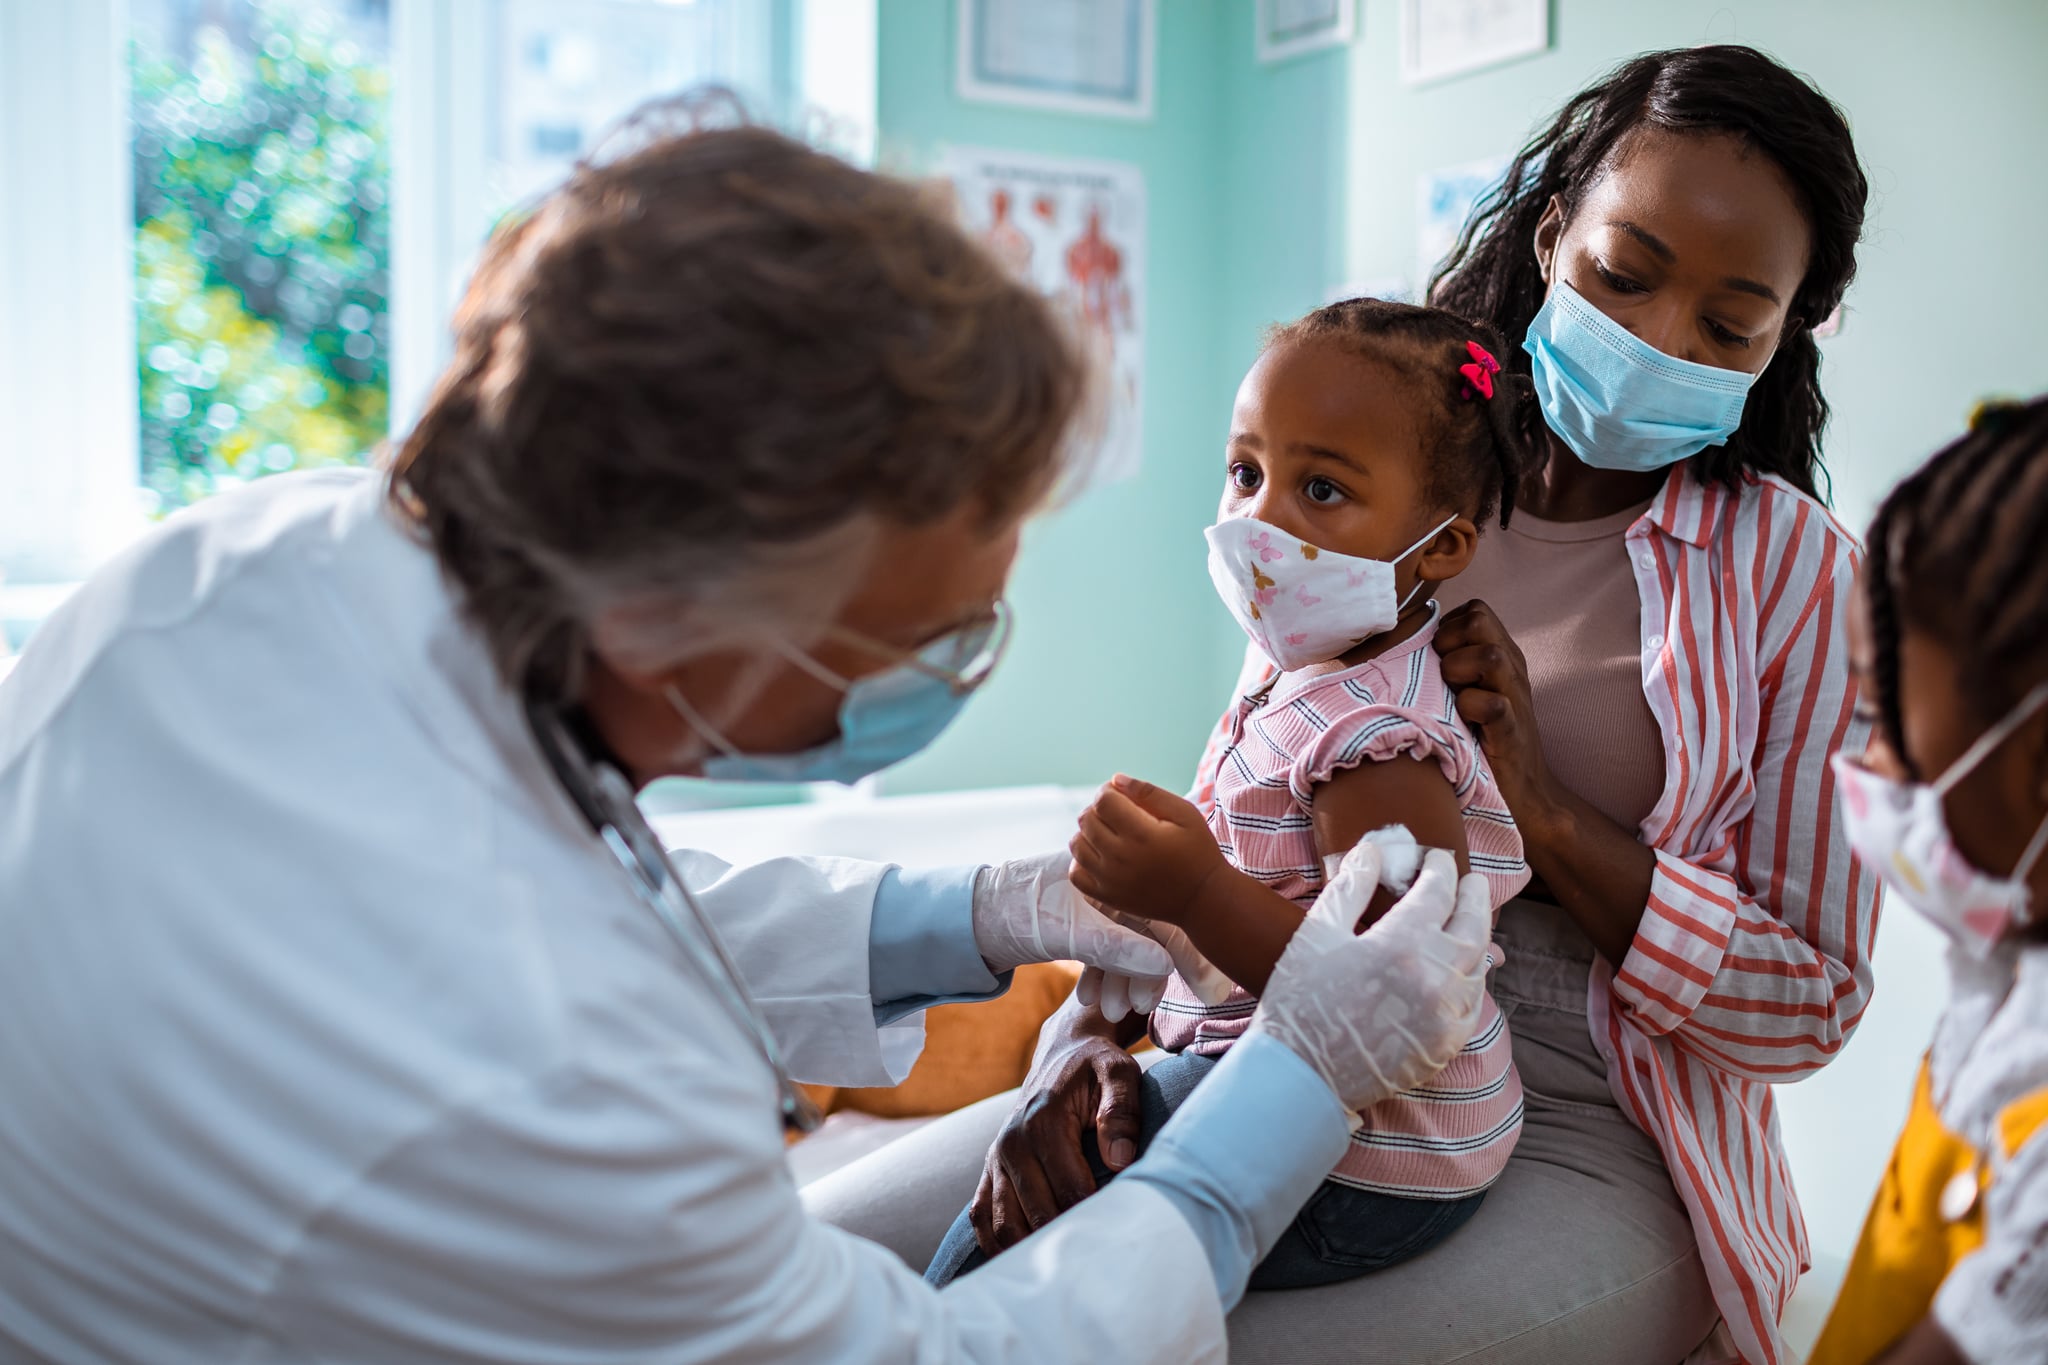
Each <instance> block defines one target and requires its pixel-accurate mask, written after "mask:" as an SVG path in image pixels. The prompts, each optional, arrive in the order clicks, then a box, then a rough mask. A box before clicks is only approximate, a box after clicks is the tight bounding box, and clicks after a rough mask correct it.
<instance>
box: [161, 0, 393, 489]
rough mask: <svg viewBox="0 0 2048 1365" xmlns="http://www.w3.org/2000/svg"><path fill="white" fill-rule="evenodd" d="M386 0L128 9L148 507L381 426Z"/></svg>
mask: <svg viewBox="0 0 2048 1365" xmlns="http://www.w3.org/2000/svg"><path fill="white" fill-rule="evenodd" d="M388 4H389V0H232V3H225V4H223V3H220V2H219V0H131V6H132V8H131V11H130V12H131V16H132V19H131V25H132V26H131V32H130V38H129V45H128V46H129V61H128V80H129V102H130V109H131V115H130V116H131V120H132V129H133V131H132V142H131V146H132V148H133V158H134V160H133V176H134V187H135V241H134V262H135V264H134V269H135V290H134V295H135V329H136V352H137V356H138V362H139V363H138V366H137V380H138V389H139V393H138V414H139V424H138V432H137V434H138V441H137V452H138V456H139V471H140V491H141V493H142V504H143V510H144V512H145V514H147V515H159V514H161V513H163V512H166V511H169V510H172V509H175V508H177V507H182V506H184V505H185V504H187V503H190V502H195V501H197V500H198V499H200V498H203V497H205V496H207V495H208V494H210V493H213V492H215V491H217V490H219V489H221V488H223V487H229V486H232V485H234V484H238V483H242V482H245V481H247V480H249V479H252V478H256V477H259V476H261V475H263V474H270V473H276V472H279V471H281V470H286V469H304V468H308V467H312V466H318V465H328V464H338V463H348V462H354V461H358V460H361V459H362V458H363V457H364V455H365V453H366V452H368V451H370V450H372V449H373V448H374V447H376V446H377V444H378V443H379V442H381V441H382V440H383V439H384V437H385V435H386V433H387V431H388V428H389V425H390V389H391V381H390V358H391V340H390V277H391V164H390V106H391V71H390V56H389V53H390V36H389V35H390V13H389V8H388Z"/></svg>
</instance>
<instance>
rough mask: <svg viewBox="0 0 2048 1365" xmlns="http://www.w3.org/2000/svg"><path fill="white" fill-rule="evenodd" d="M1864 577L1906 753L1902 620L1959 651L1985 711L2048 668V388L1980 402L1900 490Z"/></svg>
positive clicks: (1878, 665)
mask: <svg viewBox="0 0 2048 1365" xmlns="http://www.w3.org/2000/svg"><path fill="white" fill-rule="evenodd" d="M1865 575H1866V582H1867V584H1868V589H1867V591H1868V596H1869V606H1870V624H1871V633H1872V637H1873V639H1872V645H1873V647H1874V653H1875V656H1876V658H1875V669H1876V676H1877V704H1878V709H1879V712H1880V715H1881V723H1882V724H1883V726H1884V728H1885V736H1886V738H1888V739H1889V740H1890V741H1891V744H1892V748H1893V749H1894V750H1895V751H1896V752H1897V753H1898V754H1899V755H1900V756H1901V757H1902V758H1903V757H1904V755H1905V753H1906V746H1905V741H1904V737H1903V735H1902V733H1901V725H1900V720H1899V635H1900V632H1901V630H1902V629H1904V628H1905V627H1908V626H1910V627H1911V628H1912V629H1914V630H1916V631H1920V632H1923V633H1925V634H1927V635H1930V636H1932V637H1934V638H1935V639H1938V640H1940V641H1941V642H1942V643H1943V644H1944V645H1946V646H1948V647H1949V648H1950V649H1952V650H1954V651H1955V652H1956V654H1957V656H1958V658H1959V659H1960V660H1961V661H1962V664H1963V668H1962V676H1963V678H1964V687H1965V688H1966V689H1967V691H1966V695H1968V696H1969V698H1970V701H1971V704H1972V705H1973V706H1975V707H1976V708H1977V709H1978V711H1979V712H1980V713H1981V714H1982V716H1983V717H1984V718H1986V719H1991V718H1994V717H1996V716H1998V715H2001V714H2003V713H2004V712H2005V711H2006V710H2008V709H2009V708H2011V707H2012V706H2014V705H2016V704H2017V703H2018V701H2019V699H2020V696H2021V695H2022V694H2023V693H2024V692H2025V691H2026V690H2027V687H2028V686H2031V685H2032V682H2031V680H2032V679H2034V678H2035V677H2037V676H2039V675H2041V674H2042V673H2044V672H2048V396H2044V397H2041V398H2036V399H2034V400H2033V401H2032V402H2028V403H1995V404H1987V405H1986V406H1984V407H1982V408H1979V409H1978V411H1977V413H1976V415H1975V416H1974V417H1973V418H1972V419H1971V422H1970V430H1969V431H1968V433H1966V434H1965V435H1964V436H1962V437H1961V438H1960V439H1959V440H1957V441H1955V442H1953V443H1952V444H1950V445H1949V446H1948V447H1947V448H1946V449H1944V450H1943V451H1941V452H1940V453H1939V454H1937V455H1936V456H1935V457H1934V458H1933V459H1931V460H1929V461H1928V462H1927V463H1926V464H1925V465H1923V466H1922V467H1921V468H1920V469H1919V470H1918V471H1917V472H1915V473H1914V474H1913V475H1912V476H1911V477H1910V478H1908V479H1907V480H1906V481H1905V482H1904V483H1902V484H1900V485H1899V486H1898V487H1897V488H1895V489H1893V490H1892V492H1891V494H1890V495H1889V496H1888V497H1886V498H1885V500H1884V503H1883V504H1882V505H1881V506H1880V507H1879V508H1878V509H1877V518H1876V520H1874V521H1873V522H1871V524H1870V559H1869V564H1868V567H1867V569H1866V570H1865ZM2023 684H2024V685H2023Z"/></svg>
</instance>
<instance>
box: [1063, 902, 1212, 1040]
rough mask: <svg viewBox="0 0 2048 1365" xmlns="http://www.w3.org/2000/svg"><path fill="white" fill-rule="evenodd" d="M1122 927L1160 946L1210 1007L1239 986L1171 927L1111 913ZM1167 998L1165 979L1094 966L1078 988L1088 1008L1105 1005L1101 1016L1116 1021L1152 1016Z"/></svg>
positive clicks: (1192, 988) (1110, 915) (1198, 995)
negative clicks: (1105, 970) (1137, 1016)
mask: <svg viewBox="0 0 2048 1365" xmlns="http://www.w3.org/2000/svg"><path fill="white" fill-rule="evenodd" d="M1108 914H1109V917H1110V918H1111V919H1113V920H1115V921H1116V922H1117V923H1118V924H1121V925H1124V926H1125V927H1126V928H1129V929H1132V930H1134V931H1136V932H1137V933H1140V934H1143V935H1145V936H1146V937H1147V938H1149V939H1152V940H1153V941H1155V942H1157V943H1158V944H1159V945H1160V946H1161V947H1162V948H1164V949H1166V955H1167V956H1168V957H1169V958H1171V959H1172V960H1173V969H1174V970H1175V971H1176V972H1179V973H1180V976H1181V980H1183V981H1185V982H1187V983H1188V988H1189V989H1190V990H1192V991H1193V992H1194V993H1195V996H1196V998H1198V999H1199V1000H1200V1001H1201V1002H1202V1003H1203V1004H1205V1005H1220V1004H1222V1003H1223V1002H1224V1000H1225V999H1227V998H1228V997H1229V995H1230V992H1231V991H1232V990H1233V989H1235V988H1236V984H1237V983H1236V982H1234V981H1232V980H1231V979H1230V978H1229V977H1227V976H1225V975H1224V974H1223V973H1222V972H1221V971H1219V970H1218V969H1217V968H1216V967H1215V966H1214V965H1213V964H1212V963H1211V962H1210V961H1209V959H1208V958H1206V957H1203V956H1202V950H1201V949H1199V948H1197V947H1196V946H1195V945H1194V941H1193V940H1191V939H1190V938H1189V937H1188V936H1187V935H1186V934H1184V933H1182V932H1181V931H1180V930H1179V929H1178V928H1177V927H1175V926H1174V925H1171V924H1164V923H1160V922H1158V921H1156V920H1145V919H1139V918H1137V917H1136V916H1133V915H1124V914H1120V913H1118V912H1117V911H1114V910H1111V911H1109V912H1108ZM1165 994H1166V978H1165V977H1164V976H1130V975H1126V974H1124V973H1120V972H1104V971H1103V970H1101V969H1100V968H1098V967H1090V968H1088V969H1087V970H1085V971H1083V972H1082V973H1081V980H1080V981H1079V982H1078V983H1076V985H1075V986H1074V998H1075V999H1077V1000H1079V1001H1080V1002H1081V1003H1082V1004H1084V1005H1100V1006H1101V1007H1102V1017H1103V1018H1105V1019H1107V1020H1109V1021H1110V1022H1111V1023H1114V1022H1116V1021H1117V1020H1119V1019H1121V1018H1123V1017H1124V1016H1125V1015H1126V1014H1131V1013H1137V1014H1150V1013H1151V1012H1152V1011H1153V1010H1154V1009H1156V1008H1158V1005H1159V1001H1160V998H1161V997H1162V996H1164V995H1165Z"/></svg>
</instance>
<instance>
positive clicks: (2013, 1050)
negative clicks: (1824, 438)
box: [1812, 398, 2048, 1365]
mask: <svg viewBox="0 0 2048 1365" xmlns="http://www.w3.org/2000/svg"><path fill="white" fill-rule="evenodd" d="M1869 544H1870V552H1869V553H1870V558H1869V562H1868V563H1867V564H1866V565H1865V567H1864V570H1863V574H1862V576H1861V578H1860V579H1859V583H1858V588H1859V596H1858V601H1857V604H1856V607H1857V610H1856V611H1855V613H1854V614H1853V615H1852V616H1851V618H1850V652H1851V658H1852V662H1853V666H1854V668H1855V670H1856V674H1857V681H1858V684H1859V688H1860V694H1861V704H1862V705H1863V706H1864V707H1865V708H1867V709H1868V711H1869V712H1870V717H1869V718H1870V721H1871V723H1872V726H1873V731H1872V736H1871V740H1870V744H1869V747H1868V748H1867V749H1865V751H1864V752H1863V753H1862V754H1861V755H1860V756H1851V755H1848V754H1838V755H1836V757H1835V769H1836V777H1837V783H1838V786H1839V788H1840V791H1841V805H1842V815H1843V818H1844V820H1845V822H1846V825H1847V832H1848V837H1849V840H1850V843H1851V844H1852V846H1853V847H1854V848H1855V850H1856V852H1857V854H1858V855H1859V856H1861V857H1862V858H1863V860H1864V861H1865V862H1866V863H1868V864H1869V865H1870V867H1871V868H1872V869H1873V870H1875V871H1876V872H1877V873H1878V874H1879V875H1880V876H1882V877H1883V878H1884V880H1885V883H1886V888H1887V891H1888V893H1889V896H1890V899H1891V900H1893V901H1894V902H1897V903H1903V904H1905V905H1907V906H1910V907H1912V908H1913V909H1914V910H1916V911H1918V912H1920V913H1921V914H1922V915H1924V916H1926V917H1927V918H1928V919H1930V920H1932V921H1933V922H1934V923H1935V924H1936V925H1937V926H1938V927H1940V928H1941V929H1943V930H1944V931H1946V932H1947V933H1948V935H1949V936H1950V938H1951V940H1952V946H1951V948H1950V950H1949V971H1950V974H1951V987H1950V990H1951V994H1950V999H1949V1004H1948V1008H1947V1010H1946V1011H1945V1012H1944V1014H1943V1015H1942V1019H1941V1022H1940V1024H1939V1025H1938V1026H1937V1028H1936V1030H1935V1035H1934V1042H1933V1046H1932V1047H1931V1048H1930V1049H1929V1051H1928V1053H1927V1056H1926V1058H1925V1059H1924V1060H1923V1061H1922V1063H1921V1066H1920V1075H1919V1079H1918V1081H1917V1083H1916V1085H1915V1088H1914V1095H1913V1105H1912V1109H1911V1111H1910V1113H1909V1114H1908V1116H1907V1119H1906V1127H1905V1130H1904V1131H1903V1132H1902V1133H1901V1134H1900V1135H1899V1141H1898V1146H1897V1148H1896V1149H1895V1150H1894V1152H1893V1156H1892V1161H1891V1164H1890V1166H1889V1167H1888V1168H1887V1170H1886V1171H1885V1176H1884V1182H1883V1184H1882V1185H1881V1186H1880V1188H1879V1190H1878V1193H1877V1197H1876V1199H1875V1200H1873V1201H1872V1203H1871V1206H1870V1214H1869V1217H1868V1219H1867V1220H1866V1221H1865V1223H1864V1227H1863V1237H1862V1241H1861V1242H1860V1244H1859V1245H1858V1246H1857V1249H1856V1254H1855V1258H1854V1260H1853V1261H1852V1262H1851V1264H1850V1267H1849V1273H1848V1278H1847V1279H1846V1281H1845V1282H1844V1284H1843V1286H1842V1292H1841V1297H1840V1298H1839V1299H1838V1300H1837V1301H1836V1303H1835V1308H1834V1312H1833V1314H1832V1315H1831V1316H1830V1318H1829V1320H1828V1324H1827V1327H1826V1329H1825V1331H1824V1332H1823V1333H1822V1336H1821V1340H1820V1344H1819V1345H1818V1346H1817V1347H1816V1348H1815V1351H1814V1354H1813V1357H1812V1365H1852V1363H1853V1365H1862V1362H1866V1361H1873V1360H1883V1361H1886V1362H1890V1363H1891V1365H1920V1363H1921V1362H1927V1363H1929V1365H1932V1363H1933V1362H1962V1361H1969V1362H1972V1363H1973V1365H1992V1363H1993V1362H1999V1363H2000V1365H2003V1363H2004V1362H2012V1365H2019V1362H2030V1363H2031V1362H2039V1361H2042V1360H2048V912H2044V909H2043V906H2044V905H2048V859H2044V858H2043V857H2042V850H2043V847H2044V845H2048V553H2044V546H2048V398H2041V399H2036V400H2035V401H2033V402H2032V403H2029V404H2026V405H2025V406H2003V407H1997V408H1991V409H1988V410H1986V411H1984V412H1983V413H1981V414H1980V416H1979V418H1978V419H1977V421H1976V422H1975V423H1973V429H1972V430H1971V432H1970V433H1969V434H1968V435H1967V436H1964V437H1963V438H1962V439H1961V440H1959V441H1957V442H1956V443H1955V444H1953V445H1951V446H1949V447H1948V449H1946V450H1944V451H1942V452H1941V453H1940V454H1939V455H1936V456H1935V457H1934V459H1933V460H1932V461H1931V462H1930V463H1929V464H1928V465H1927V466H1926V467H1925V468H1923V469H1921V470H1920V471H1919V472H1918V473H1917V474H1915V475H1913V476H1912V477H1911V478H1909V479H1907V480H1906V481H1905V483H1903V484H1901V485H1900V486H1899V487H1898V489H1897V490H1896V491H1894V492H1893V493H1892V495H1891V496H1890V497H1888V498H1887V499H1885V502H1884V505H1883V506H1882V507H1881V508H1880V509H1879V510H1878V514H1877V520H1876V521H1875V523H1873V524H1872V526H1871V529H1870V542H1869Z"/></svg>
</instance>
